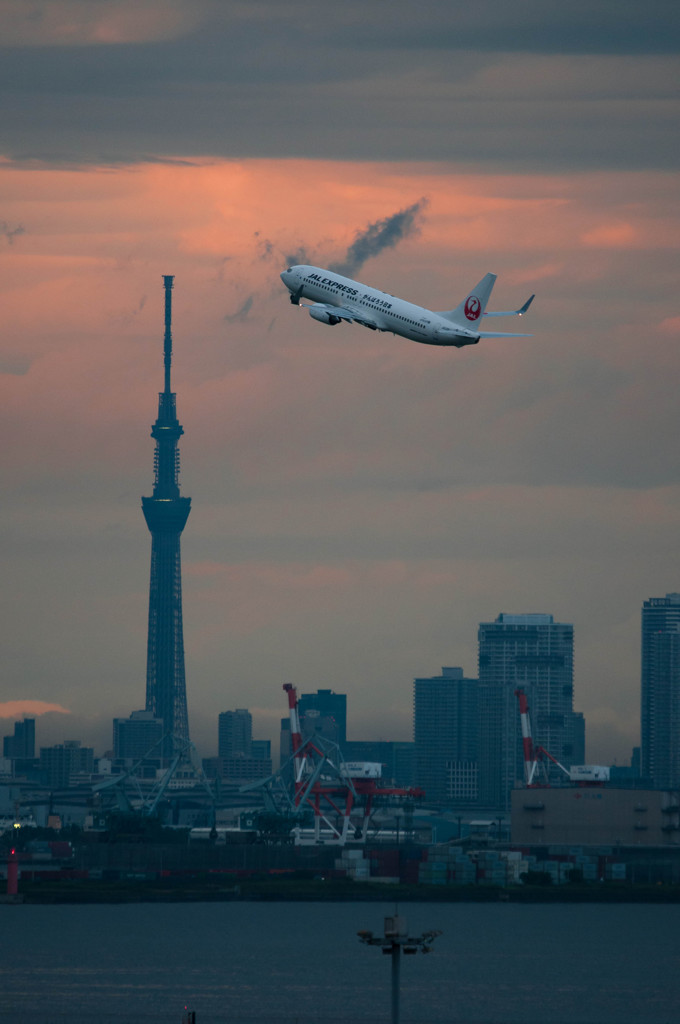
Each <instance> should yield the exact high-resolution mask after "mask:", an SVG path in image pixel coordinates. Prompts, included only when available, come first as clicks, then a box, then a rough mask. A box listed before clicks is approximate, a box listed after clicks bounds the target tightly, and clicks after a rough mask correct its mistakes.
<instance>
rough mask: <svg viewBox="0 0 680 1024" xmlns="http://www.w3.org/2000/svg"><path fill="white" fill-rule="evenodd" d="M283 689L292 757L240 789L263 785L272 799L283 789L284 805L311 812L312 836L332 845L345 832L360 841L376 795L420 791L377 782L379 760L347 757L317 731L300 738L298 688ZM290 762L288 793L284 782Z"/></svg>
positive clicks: (299, 813) (297, 812) (412, 796)
mask: <svg viewBox="0 0 680 1024" xmlns="http://www.w3.org/2000/svg"><path fill="white" fill-rule="evenodd" d="M283 689H284V690H285V692H286V694H287V696H288V711H289V715H290V737H291V747H292V757H291V758H290V760H289V762H288V764H287V765H283V766H282V768H281V770H280V771H279V772H277V773H276V774H275V775H273V776H271V778H270V779H265V780H263V781H262V782H260V783H257V784H252V783H251V784H250V785H249V786H244V787H242V792H243V791H245V790H247V789H256V788H258V789H259V788H263V789H264V790H265V793H266V795H267V796H269V797H270V798H271V799H272V801H273V798H274V796H275V795H276V794H278V796H279V798H281V795H282V793H284V794H285V800H286V802H287V804H288V808H287V809H288V811H289V812H290V813H292V814H293V815H296V816H300V817H301V816H302V814H303V812H304V811H306V810H311V811H312V812H313V814H314V833H313V839H312V842H316V843H320V842H327V843H336V844H337V845H344V844H345V843H346V842H347V840H348V839H349V838H352V839H354V840H355V841H358V842H365V840H366V838H367V835H368V829H369V825H370V820H371V815H372V813H373V811H374V809H375V804H376V800H377V799H379V798H392V799H395V798H398V797H402V798H404V799H405V800H411V799H415V798H417V797H423V796H424V795H425V793H424V791H423V790H422V789H419V788H416V787H399V786H384V785H382V783H381V775H382V766H381V765H380V764H379V763H377V762H373V761H361V762H346V761H345V760H344V758H343V756H342V752H341V750H340V748H339V747H338V745H337V743H332V742H331V741H330V740H327V739H325V738H323V737H321V736H310V737H308V738H307V739H304V738H303V735H302V728H301V725H300V714H299V710H298V699H297V691H296V689H295V687H294V686H293V684H292V683H284V685H283ZM291 763H292V768H293V790H292V794H290V793H289V792H288V791H287V790H286V787H285V785H284V783H285V777H286V772H287V769H288V768H289V767H290V765H291ZM300 831H301V830H300ZM322 833H323V834H322Z"/></svg>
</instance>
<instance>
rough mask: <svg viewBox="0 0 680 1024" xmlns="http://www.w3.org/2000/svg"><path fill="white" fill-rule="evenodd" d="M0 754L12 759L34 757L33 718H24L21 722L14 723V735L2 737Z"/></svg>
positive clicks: (20, 759) (19, 759)
mask: <svg viewBox="0 0 680 1024" xmlns="http://www.w3.org/2000/svg"><path fill="white" fill-rule="evenodd" d="M2 754H3V757H8V758H10V760H12V761H23V760H27V759H31V758H34V757H35V718H24V720H23V722H15V723H14V735H13V736H5V737H4V739H3V742H2Z"/></svg>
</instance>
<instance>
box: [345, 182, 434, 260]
mask: <svg viewBox="0 0 680 1024" xmlns="http://www.w3.org/2000/svg"><path fill="white" fill-rule="evenodd" d="M426 205H427V199H425V198H423V199H419V200H418V201H417V202H416V203H413V204H412V205H411V206H407V207H406V209H404V210H400V211H399V212H398V213H393V214H392V215H391V216H390V217H385V218H384V219H383V220H378V221H375V222H374V223H373V224H369V225H368V227H367V228H365V229H364V230H363V231H360V232H358V234H357V236H356V238H355V239H354V241H353V242H352V244H351V245H350V247H349V248H348V250H347V252H346V254H345V257H344V259H342V260H341V261H340V262H339V263H333V264H331V266H330V268H329V269H330V270H333V271H335V273H336V274H345V275H346V276H347V277H350V276H351V275H352V274H356V273H358V271H360V270H361V268H362V267H363V265H364V263H365V262H366V261H367V260H370V259H372V258H374V257H375V256H379V255H380V253H381V252H383V251H384V250H385V249H391V248H393V247H394V246H395V245H397V244H398V243H399V242H401V240H402V239H404V238H408V237H409V235H413V234H414V233H415V232H416V231H417V222H418V216H419V215H420V214H422V212H423V210H424V208H425V206H426Z"/></svg>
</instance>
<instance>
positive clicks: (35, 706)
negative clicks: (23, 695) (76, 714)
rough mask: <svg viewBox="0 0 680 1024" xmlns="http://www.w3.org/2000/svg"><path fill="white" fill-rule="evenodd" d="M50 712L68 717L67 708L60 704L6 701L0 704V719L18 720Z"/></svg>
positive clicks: (40, 701)
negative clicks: (26, 716)
mask: <svg viewBox="0 0 680 1024" xmlns="http://www.w3.org/2000/svg"><path fill="white" fill-rule="evenodd" d="M50 712H57V713H58V714H60V715H70V714H71V712H70V711H69V709H68V708H64V707H62V706H61V704H49V703H48V702H47V701H44V700H6V701H3V702H0V718H20V717H21V716H22V715H28V716H29V717H31V718H32V717H34V716H36V717H37V716H39V715H47V714H49V713H50Z"/></svg>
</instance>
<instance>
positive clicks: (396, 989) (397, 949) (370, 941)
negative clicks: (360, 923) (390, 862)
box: [357, 914, 441, 1024]
mask: <svg viewBox="0 0 680 1024" xmlns="http://www.w3.org/2000/svg"><path fill="white" fill-rule="evenodd" d="M357 935H358V936H359V939H360V940H361V941H362V942H365V943H366V944H367V945H368V946H380V947H381V948H382V951H383V954H385V955H386V956H390V957H391V958H392V1024H399V997H400V983H399V982H400V979H399V974H400V970H401V953H402V950H403V952H404V955H405V956H408V955H409V954H411V955H413V954H415V953H417V952H418V950H420V952H421V953H431V952H432V945H431V944H432V942H434V940H435V939H436V938H437V936H438V935H441V932H440V931H437V930H435V929H433V930H432V931H429V932H423V934H422V935H419V936H417V937H416V936H413V935H409V934H408V924H407V922H406V918H405V917H399V916H398V915H396V914H395V915H393V916H391V917H386V918H385V934H384V935H382V936H380V935H374V934H373V932H369V931H361V932H357Z"/></svg>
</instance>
